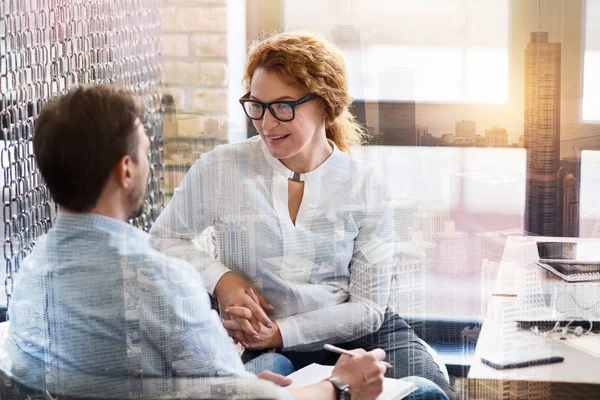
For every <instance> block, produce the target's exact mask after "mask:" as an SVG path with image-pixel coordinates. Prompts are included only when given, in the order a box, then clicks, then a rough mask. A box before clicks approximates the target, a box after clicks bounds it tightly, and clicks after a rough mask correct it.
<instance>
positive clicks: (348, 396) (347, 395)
mask: <svg viewBox="0 0 600 400" xmlns="http://www.w3.org/2000/svg"><path fill="white" fill-rule="evenodd" d="M340 400H352V392H351V391H350V388H349V387H346V388H344V389H342V392H341V393H340Z"/></svg>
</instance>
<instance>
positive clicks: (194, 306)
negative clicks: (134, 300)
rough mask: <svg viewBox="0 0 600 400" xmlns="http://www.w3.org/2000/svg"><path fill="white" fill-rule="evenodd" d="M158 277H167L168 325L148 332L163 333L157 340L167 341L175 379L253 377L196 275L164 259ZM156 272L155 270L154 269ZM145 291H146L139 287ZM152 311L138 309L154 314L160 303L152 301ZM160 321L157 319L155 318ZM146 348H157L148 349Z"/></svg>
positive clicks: (200, 279) (176, 262)
mask: <svg viewBox="0 0 600 400" xmlns="http://www.w3.org/2000/svg"><path fill="white" fill-rule="evenodd" d="M165 259H167V260H168V261H166V264H167V265H166V267H167V268H166V271H165V268H164V265H165V263H164V262H163V263H162V264H163V266H161V269H162V274H163V275H166V277H168V282H167V283H166V287H167V299H166V300H167V301H168V304H169V309H170V311H169V313H168V315H169V317H168V320H169V326H163V327H162V328H161V329H156V330H149V331H152V332H165V333H167V334H168V335H169V336H167V335H165V336H162V335H160V334H159V335H158V338H159V339H160V340H170V341H171V343H170V344H171V346H170V347H169V348H170V349H171V352H172V354H171V357H172V359H173V360H178V361H177V362H176V363H173V367H174V372H175V373H176V375H179V376H186V375H188V376H189V375H193V376H206V377H210V376H215V377H218V376H239V377H253V376H254V375H253V374H252V373H250V372H247V371H246V369H245V368H244V365H243V364H242V361H241V359H240V357H239V354H238V352H237V350H236V348H235V346H234V345H233V342H232V340H231V338H230V337H229V336H228V335H227V332H226V331H225V328H223V325H222V323H221V320H220V318H219V316H218V315H217V313H216V311H215V310H212V309H211V306H210V300H209V297H208V294H207V293H206V291H205V290H204V287H203V286H204V285H203V282H202V278H201V276H200V274H199V273H198V272H197V271H196V270H195V268H193V267H192V266H191V265H189V264H187V263H185V262H182V261H180V260H176V259H173V258H170V257H165ZM155 270H156V268H155ZM142 290H146V291H147V290H148V288H142ZM152 299H153V302H152V303H151V304H152V307H153V310H141V312H140V315H141V316H144V315H145V314H149V313H151V312H154V313H156V315H158V313H159V311H160V308H161V307H160V302H159V301H157V300H160V299H157V298H154V297H153V298H152ZM156 320H157V321H158V320H160V318H156ZM148 348H150V349H156V348H160V346H149V347H148Z"/></svg>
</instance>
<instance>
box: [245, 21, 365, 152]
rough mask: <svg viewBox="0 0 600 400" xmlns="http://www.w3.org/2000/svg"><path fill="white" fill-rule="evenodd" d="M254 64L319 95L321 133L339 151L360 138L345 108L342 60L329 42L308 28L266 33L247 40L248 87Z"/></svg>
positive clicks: (359, 129) (360, 132) (357, 125)
mask: <svg viewBox="0 0 600 400" xmlns="http://www.w3.org/2000/svg"><path fill="white" fill-rule="evenodd" d="M258 68H264V69H266V70H267V71H275V72H277V73H279V74H280V75H281V77H282V78H283V79H284V80H285V81H286V83H288V84H290V85H293V86H297V87H301V88H304V89H306V90H308V91H309V92H310V93H313V94H315V95H317V96H318V97H320V98H321V99H322V100H323V101H324V103H325V111H326V113H327V122H326V128H325V133H326V135H327V138H328V139H331V140H333V142H334V143H335V144H336V146H337V147H338V148H339V149H340V150H341V151H345V152H349V150H350V148H351V147H352V146H355V145H359V144H361V143H362V142H363V140H364V138H365V131H364V129H363V127H362V125H361V124H360V123H359V122H358V121H357V120H356V118H355V117H354V115H352V113H350V111H349V109H348V107H349V105H350V103H351V102H352V97H350V94H349V93H348V82H347V78H346V63H345V61H344V58H343V57H342V55H341V54H340V52H339V51H338V49H337V48H336V47H335V46H334V45H333V44H332V43H330V42H329V41H327V40H326V39H324V38H322V37H319V36H317V35H315V34H313V33H309V32H291V33H272V34H268V35H267V36H265V37H262V38H259V39H257V40H256V41H254V42H253V43H251V44H250V47H249V51H248V61H247V64H246V73H245V75H244V82H245V83H246V86H247V87H248V90H250V89H249V88H250V82H251V80H252V76H253V75H254V72H255V71H256V70H257V69H258Z"/></svg>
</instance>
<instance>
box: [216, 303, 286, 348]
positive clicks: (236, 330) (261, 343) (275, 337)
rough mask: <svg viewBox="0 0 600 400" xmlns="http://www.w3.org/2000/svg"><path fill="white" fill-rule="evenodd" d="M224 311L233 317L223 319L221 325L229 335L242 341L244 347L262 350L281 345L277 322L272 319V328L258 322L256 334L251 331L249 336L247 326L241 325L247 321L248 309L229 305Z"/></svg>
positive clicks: (281, 339)
mask: <svg viewBox="0 0 600 400" xmlns="http://www.w3.org/2000/svg"><path fill="white" fill-rule="evenodd" d="M225 313H226V314H229V315H231V316H232V317H233V318H231V319H229V320H225V321H223V326H224V327H225V329H227V333H229V336H231V337H232V338H234V340H237V341H239V342H240V343H242V346H244V347H245V348H247V349H250V350H263V349H272V348H279V347H283V338H282V337H281V331H280V330H279V325H277V322H275V321H273V327H272V328H268V327H266V326H264V325H263V324H260V328H259V329H258V331H257V332H256V335H255V334H254V333H252V334H251V336H250V337H249V336H248V333H247V332H246V329H247V328H244V327H243V326H247V325H245V324H247V323H248V320H247V318H248V317H249V316H250V311H249V310H248V309H247V308H244V307H229V308H227V309H225Z"/></svg>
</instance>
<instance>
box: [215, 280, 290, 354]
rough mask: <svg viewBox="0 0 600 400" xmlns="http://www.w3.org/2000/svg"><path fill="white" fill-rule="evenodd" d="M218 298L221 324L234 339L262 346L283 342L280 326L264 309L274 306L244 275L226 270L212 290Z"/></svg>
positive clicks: (262, 347) (268, 309) (243, 344)
mask: <svg viewBox="0 0 600 400" xmlns="http://www.w3.org/2000/svg"><path fill="white" fill-rule="evenodd" d="M214 294H215V296H216V297H217V299H218V301H219V308H220V310H221V318H222V319H223V326H224V327H225V329H226V330H227V333H228V334H229V336H231V337H232V338H233V340H234V342H235V343H236V344H237V343H241V344H242V346H244V347H245V348H246V349H250V350H262V349H266V348H276V347H282V346H283V340H282V337H281V332H280V331H279V326H277V323H276V322H275V321H272V320H271V319H270V318H269V317H268V316H267V313H266V311H265V310H267V311H271V310H273V306H272V305H271V304H269V303H268V302H267V301H266V300H265V298H264V297H262V295H261V294H260V293H257V291H256V290H255V289H254V288H253V287H252V285H251V284H250V283H248V282H247V281H246V280H245V279H244V278H242V277H241V276H239V275H236V274H234V273H233V272H227V273H225V274H224V275H223V276H222V277H221V279H220V280H219V282H217V285H216V286H215V291H214Z"/></svg>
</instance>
